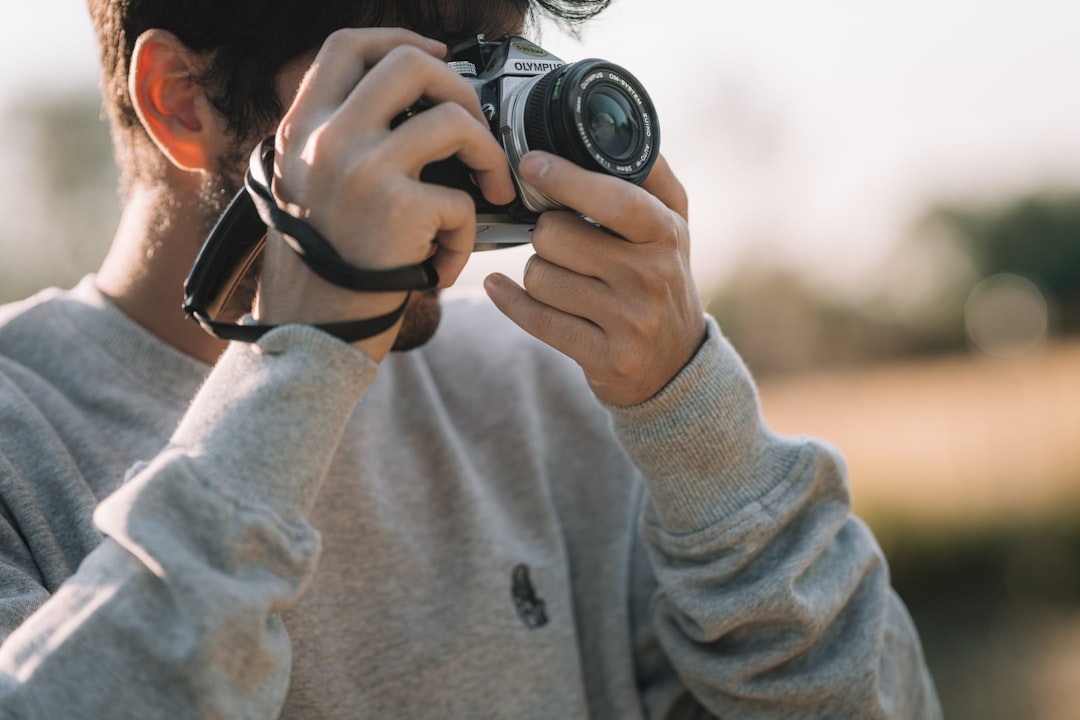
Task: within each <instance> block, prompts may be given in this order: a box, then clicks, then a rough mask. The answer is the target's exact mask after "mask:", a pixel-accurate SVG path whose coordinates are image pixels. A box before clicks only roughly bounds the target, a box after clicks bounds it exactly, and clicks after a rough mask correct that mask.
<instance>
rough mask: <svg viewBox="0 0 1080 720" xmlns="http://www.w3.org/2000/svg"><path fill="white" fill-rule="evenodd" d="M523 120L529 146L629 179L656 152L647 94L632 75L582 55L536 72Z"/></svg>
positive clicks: (656, 132)
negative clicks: (583, 57)
mask: <svg viewBox="0 0 1080 720" xmlns="http://www.w3.org/2000/svg"><path fill="white" fill-rule="evenodd" d="M522 121H523V123H524V126H525V127H524V135H525V139H526V142H527V145H528V148H529V149H530V150H546V151H548V152H552V153H555V154H556V155H561V156H562V157H565V158H568V159H569V160H573V161H574V162H576V163H577V164H578V165H581V166H582V167H585V168H588V169H590V170H597V171H602V172H607V173H609V174H611V175H616V176H618V177H621V178H624V179H626V180H629V181H630V182H634V183H640V182H641V181H642V180H644V179H645V177H646V176H647V175H648V174H649V170H650V169H651V168H652V165H653V163H654V162H655V161H656V158H657V156H658V155H659V140H660V128H659V126H658V125H657V123H656V111H655V109H654V108H653V104H652V100H651V99H650V98H649V96H648V94H647V93H646V92H645V89H644V88H643V87H642V86H641V84H640V83H639V82H638V81H637V80H636V79H635V78H634V76H632V75H631V74H630V73H628V72H627V71H626V70H624V69H622V68H620V67H619V66H617V65H613V64H611V63H608V62H605V61H603V60H581V61H579V62H576V63H571V64H569V65H564V66H562V67H560V68H558V69H556V70H552V71H551V72H549V73H548V74H546V75H544V76H542V77H540V78H538V79H537V81H536V82H535V84H533V85H532V86H531V89H530V90H529V91H528V100H527V101H526V102H525V108H524V117H523V118H522Z"/></svg>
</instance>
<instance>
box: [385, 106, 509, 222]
mask: <svg viewBox="0 0 1080 720" xmlns="http://www.w3.org/2000/svg"><path fill="white" fill-rule="evenodd" d="M385 152H386V153H387V157H388V158H391V157H392V158H396V159H397V161H398V162H400V163H401V164H402V166H403V167H404V168H405V171H406V172H407V173H409V174H410V175H411V176H412V177H419V176H420V171H421V170H422V169H423V167H424V166H425V165H427V164H429V163H431V162H434V161H436V160H444V159H446V158H448V157H451V156H452V155H457V157H458V159H459V160H461V162H463V163H465V164H466V165H467V166H469V167H470V168H472V169H473V170H474V171H476V180H477V182H478V183H479V185H480V189H481V191H482V192H483V193H484V197H486V198H487V199H488V200H490V201H491V202H493V203H496V204H500V205H501V204H504V203H508V202H510V201H511V200H513V199H514V195H515V194H516V190H515V189H514V182H513V180H512V179H511V176H510V166H509V164H508V163H507V161H506V153H505V152H504V151H503V149H502V146H500V145H499V142H498V141H497V140H496V139H495V136H494V135H492V134H491V131H490V130H489V129H488V127H487V125H484V124H481V123H479V122H477V121H476V120H475V119H474V118H473V117H472V116H471V115H469V113H467V112H466V111H465V110H464V109H463V108H462V107H461V106H460V105H457V104H454V103H442V104H440V105H436V106H435V107H434V108H432V109H430V110H428V111H426V112H424V113H421V114H420V115H418V116H416V117H414V118H411V119H410V120H409V121H408V122H406V123H404V124H402V125H401V126H400V127H398V128H397V129H396V130H394V131H393V132H392V133H391V134H390V139H389V141H388V142H387V144H386V145H385Z"/></svg>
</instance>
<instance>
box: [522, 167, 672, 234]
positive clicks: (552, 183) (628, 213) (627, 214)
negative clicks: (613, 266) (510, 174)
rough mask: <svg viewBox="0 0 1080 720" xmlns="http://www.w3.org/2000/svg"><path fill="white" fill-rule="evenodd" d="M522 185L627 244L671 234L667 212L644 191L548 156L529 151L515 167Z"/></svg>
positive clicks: (618, 179)
mask: <svg viewBox="0 0 1080 720" xmlns="http://www.w3.org/2000/svg"><path fill="white" fill-rule="evenodd" d="M518 170H519V172H520V173H521V176H522V178H523V179H524V180H525V182H527V183H529V184H530V185H532V186H533V187H535V188H536V189H537V190H540V191H541V192H543V193H545V194H546V195H548V196H549V197H550V198H551V199H552V200H555V201H556V202H558V203H560V204H562V205H565V206H566V207H570V208H573V209H574V210H577V211H578V212H580V213H584V214H585V215H588V216H589V217H590V218H592V219H593V220H595V221H596V222H598V223H599V224H600V225H602V226H604V227H606V228H608V229H609V230H611V231H612V232H615V233H616V234H618V235H620V236H622V237H623V238H625V239H627V240H630V241H631V242H648V241H651V240H653V239H655V238H657V237H667V236H669V235H670V234H671V218H670V210H669V208H668V207H667V206H666V205H664V204H663V203H662V202H661V201H660V200H659V199H658V198H656V197H655V196H653V195H652V194H650V193H649V192H648V191H647V190H645V189H644V188H642V187H640V186H638V185H634V184H633V183H631V182H627V181H626V180H623V179H622V178H618V177H615V176H614V175H607V174H605V173H597V172H591V171H589V170H585V169H584V168H582V167H581V166H579V165H576V164H574V163H573V162H571V161H569V160H566V159H564V158H561V157H558V156H557V155H552V154H550V153H545V152H539V151H533V152H530V153H528V154H526V155H525V157H524V158H522V160H521V162H520V163H519V165H518Z"/></svg>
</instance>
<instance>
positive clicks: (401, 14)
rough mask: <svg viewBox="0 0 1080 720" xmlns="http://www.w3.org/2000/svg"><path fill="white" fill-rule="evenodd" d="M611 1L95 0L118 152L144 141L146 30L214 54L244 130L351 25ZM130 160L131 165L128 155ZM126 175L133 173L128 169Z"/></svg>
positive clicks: (466, 22)
mask: <svg viewBox="0 0 1080 720" xmlns="http://www.w3.org/2000/svg"><path fill="white" fill-rule="evenodd" d="M610 2H611V0H321V1H317V2H298V1H296V0H292V1H289V0H184V2H178V1H177V0H87V6H88V8H89V11H90V17H91V20H92V21H93V25H94V29H95V31H96V33H97V39H98V46H99V49H100V52H101V72H102V91H103V93H104V96H105V109H106V112H107V113H108V115H109V118H110V120H111V122H112V127H113V140H114V143H115V144H116V145H117V152H118V154H121V155H122V154H123V153H124V152H125V148H127V149H130V148H129V147H128V146H130V145H131V144H132V143H139V142H142V141H143V140H145V139H146V136H145V133H144V132H143V130H142V126H141V124H140V123H139V120H138V117H137V116H136V114H135V110H134V107H133V106H132V102H131V98H130V96H129V94H128V82H127V76H128V70H129V65H130V62H131V56H132V51H133V48H134V46H135V41H136V40H137V39H138V38H139V36H140V35H141V34H142V33H143V32H144V31H146V30H149V29H151V28H160V29H163V30H168V31H169V32H172V33H173V34H175V35H176V36H177V37H178V38H180V40H181V41H182V42H183V43H184V44H185V45H187V46H188V47H189V48H191V49H192V50H194V51H196V52H199V53H203V54H205V55H206V57H207V58H208V63H207V71H206V73H205V75H204V76H203V77H201V78H199V80H200V82H201V83H202V84H203V85H204V86H205V87H206V88H207V90H208V95H209V97H210V99H211V102H212V103H213V104H214V106H215V107H216V108H217V110H218V111H219V112H221V114H222V115H223V116H224V117H225V119H226V120H227V122H228V126H229V129H230V130H231V131H232V132H233V133H235V135H236V136H237V137H240V138H245V137H248V136H250V134H251V133H252V132H254V131H257V130H259V129H265V128H266V127H267V126H268V124H269V123H271V122H273V121H274V120H275V118H277V117H279V116H280V115H281V113H282V111H283V108H282V107H281V104H280V100H279V98H278V96H277V92H276V89H275V84H274V82H275V77H276V75H277V74H278V73H279V72H280V71H281V70H282V69H283V68H284V67H285V66H286V65H287V64H288V63H289V62H290V61H292V60H294V59H296V58H297V57H299V56H301V55H303V54H304V53H307V52H310V51H313V50H315V49H317V48H318V47H319V46H320V45H321V44H322V42H323V41H324V40H325V39H326V38H327V37H328V36H329V35H330V34H331V33H332V32H333V31H335V30H337V29H340V28H343V27H367V26H373V25H381V24H386V23H385V21H386V20H388V19H389V18H393V20H394V24H395V25H400V26H403V27H407V28H410V29H412V30H415V31H416V32H419V33H421V34H425V35H429V36H432V37H438V38H440V39H443V40H446V41H449V42H453V41H455V40H458V39H463V38H464V37H466V36H468V35H469V33H470V31H472V32H475V29H476V28H482V27H490V26H496V27H499V26H502V25H503V24H504V23H505V22H506V21H507V20H510V19H512V18H515V17H525V18H529V19H531V18H533V17H534V16H536V15H537V14H543V15H548V16H550V17H552V18H554V19H556V20H557V21H559V22H560V23H561V24H563V25H564V26H567V27H573V26H574V25H575V24H577V23H580V22H581V21H584V20H587V19H589V18H591V17H593V16H595V15H596V14H597V13H599V12H600V11H601V10H603V9H604V8H605V7H607V6H608V4H610ZM121 164H122V165H124V164H125V163H123V162H121ZM125 172H126V170H125Z"/></svg>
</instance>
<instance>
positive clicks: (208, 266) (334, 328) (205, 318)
mask: <svg viewBox="0 0 1080 720" xmlns="http://www.w3.org/2000/svg"><path fill="white" fill-rule="evenodd" d="M273 167H274V139H273V137H270V138H267V139H266V140H264V141H263V142H262V143H261V144H260V145H259V147H257V148H256V149H255V151H254V152H253V153H252V155H251V162H250V163H249V167H248V172H247V174H246V176H245V178H244V186H245V189H244V190H241V191H240V192H239V193H237V195H236V197H234V198H233V200H232V202H230V203H229V206H228V207H227V208H226V210H225V212H224V213H223V214H222V216H221V218H220V219H219V220H218V222H217V223H216V224H215V226H214V228H213V230H212V231H211V232H210V235H209V236H208V237H207V240H206V243H205V244H204V245H203V247H202V250H201V251H200V252H199V256H198V258H196V260H195V264H194V265H192V268H191V271H190V272H189V273H188V277H187V280H186V281H185V283H184V311H185V312H186V313H187V314H188V315H190V316H191V317H193V318H194V319H195V320H196V321H197V322H198V323H199V324H200V325H201V326H202V327H203V329H205V330H206V331H207V332H209V333H210V334H211V335H214V336H215V337H219V338H222V339H224V340H238V341H241V342H255V341H256V340H258V339H259V338H260V337H262V336H263V335H265V334H266V333H267V332H269V331H270V330H272V329H274V328H275V327H276V326H275V325H257V324H253V323H250V322H241V323H233V322H228V321H222V320H219V319H216V317H215V316H219V315H220V313H221V311H222V310H223V309H224V308H225V307H226V306H227V305H228V304H229V301H230V299H231V298H232V295H233V293H234V292H235V290H236V289H237V286H238V285H239V284H240V282H241V281H242V280H243V278H244V277H245V276H246V274H247V273H248V271H249V270H250V268H251V267H252V265H253V264H254V263H255V261H256V258H257V257H258V256H259V254H260V253H261V252H262V249H263V246H264V244H265V240H266V228H267V227H273V228H274V229H276V230H277V231H278V232H280V233H281V234H282V236H283V238H284V239H285V242H286V244H287V245H288V246H289V247H290V248H291V249H292V250H293V251H294V252H295V253H296V254H297V255H299V256H300V258H301V260H303V261H304V263H305V264H306V265H307V266H308V267H309V268H311V270H312V271H314V272H315V273H316V274H318V275H319V276H320V277H322V278H324V279H325V280H327V281H329V282H331V283H333V284H335V285H338V286H341V287H344V288H347V289H350V290H356V291H365V292H397V291H402V290H405V291H409V292H410V293H411V291H412V290H429V289H432V288H434V287H436V286H437V285H438V283H439V276H438V274H437V273H436V271H435V268H434V267H433V266H432V264H431V262H430V260H429V261H427V262H424V263H423V264H420V265H409V266H405V267H399V268H391V269H389V270H368V269H364V268H358V267H355V266H353V265H350V264H349V263H348V262H346V261H345V259H344V258H342V257H341V255H340V254H339V253H338V252H337V251H336V250H334V248H333V247H332V246H331V245H330V243H329V242H327V240H326V239H325V238H324V237H323V236H322V235H320V234H319V232H318V231H317V230H315V229H314V228H313V227H311V226H310V225H309V224H307V223H306V222H304V221H303V220H300V219H298V218H296V217H293V216H292V215H290V214H289V213H287V212H285V210H284V209H283V208H281V207H280V206H279V205H278V204H277V200H276V198H275V197H274V194H273V191H272V190H271V184H270V182H271V181H270V178H272V177H273ZM408 302H409V296H408V295H406V297H405V300H404V301H403V302H402V303H401V305H400V306H398V307H397V308H396V309H395V310H392V311H391V312H389V313H386V314H385V315H379V316H377V317H373V318H365V319H362V320H353V321H345V322H336V323H323V324H317V325H315V327H317V328H319V329H320V330H322V331H324V332H327V333H329V334H331V335H333V336H335V337H337V338H340V339H341V340H344V341H346V342H356V341H357V340H363V339H366V338H369V337H374V336H376V335H379V334H380V333H383V332H385V331H386V330H389V329H390V328H392V327H393V326H394V324H395V323H397V321H398V320H399V319H400V318H401V316H402V315H403V314H404V313H405V308H406V306H407V305H408Z"/></svg>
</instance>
